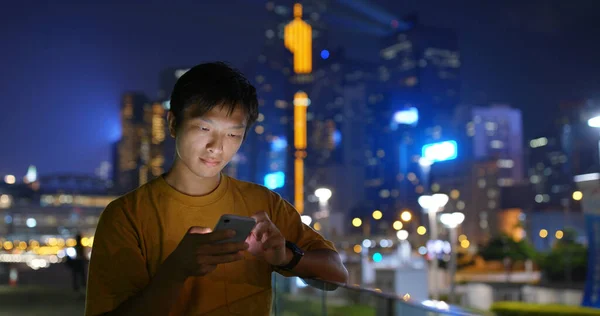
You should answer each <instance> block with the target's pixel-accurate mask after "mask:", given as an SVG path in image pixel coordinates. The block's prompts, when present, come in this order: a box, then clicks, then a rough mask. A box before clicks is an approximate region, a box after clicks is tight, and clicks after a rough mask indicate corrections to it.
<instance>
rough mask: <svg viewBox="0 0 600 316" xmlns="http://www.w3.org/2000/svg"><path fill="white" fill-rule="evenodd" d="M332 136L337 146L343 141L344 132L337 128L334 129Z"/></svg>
mask: <svg viewBox="0 0 600 316" xmlns="http://www.w3.org/2000/svg"><path fill="white" fill-rule="evenodd" d="M332 138H333V145H334V146H335V147H337V146H339V145H340V143H341V142H342V133H341V132H340V131H339V130H337V129H336V130H335V131H333V135H332Z"/></svg>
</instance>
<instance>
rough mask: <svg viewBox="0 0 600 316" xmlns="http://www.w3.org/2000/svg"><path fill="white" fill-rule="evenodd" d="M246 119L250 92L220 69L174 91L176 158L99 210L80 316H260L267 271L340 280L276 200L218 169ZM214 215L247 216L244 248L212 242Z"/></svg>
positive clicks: (202, 69) (205, 70)
mask: <svg viewBox="0 0 600 316" xmlns="http://www.w3.org/2000/svg"><path fill="white" fill-rule="evenodd" d="M257 117H258V101H257V97H256V90H255V88H254V87H253V86H252V85H251V84H250V83H249V82H248V80H246V78H244V77H243V75H242V74H240V73H239V72H238V71H236V70H234V69H232V68H230V67H228V66H227V65H225V64H223V63H208V64H201V65H198V66H196V67H194V68H192V69H191V70H189V71H188V72H187V73H186V74H184V75H183V76H182V77H181V78H180V79H179V80H178V81H177V83H176V84H175V88H174V90H173V93H172V96H171V109H170V111H169V114H168V121H169V130H170V134H171V136H172V137H174V138H175V142H176V153H175V155H176V159H175V162H174V163H173V166H172V168H171V169H170V170H169V171H168V172H167V173H166V174H165V175H163V176H161V177H158V178H157V179H154V180H152V181H150V182H149V183H147V184H145V185H143V186H141V187H139V188H138V189H136V190H135V191H133V192H130V193H128V194H126V195H125V196H122V197H120V198H119V199H117V200H115V201H114V202H112V203H110V205H108V206H107V208H106V210H105V211H104V212H103V213H102V216H101V217H100V221H99V223H98V227H97V229H96V234H95V237H94V248H93V251H92V257H91V262H90V268H89V280H88V292H87V301H86V315H90V316H91V315H268V314H269V311H270V307H271V272H272V271H283V273H286V274H287V273H291V274H294V275H298V276H302V277H314V278H321V279H325V280H331V281H337V282H346V279H347V274H348V273H347V271H346V269H345V267H344V266H343V264H342V262H341V260H340V257H339V255H338V254H337V252H336V251H335V248H334V246H333V244H332V243H331V242H329V241H327V240H324V239H323V238H322V237H321V236H320V235H319V234H318V233H316V232H315V231H313V230H312V229H311V228H310V227H308V226H306V225H304V224H302V222H301V221H300V215H299V214H298V212H297V211H296V210H295V209H294V208H293V207H292V206H291V205H290V204H289V203H287V202H286V201H284V200H283V199H282V198H281V197H280V196H279V195H277V194H276V193H274V192H272V191H270V190H268V189H266V188H264V187H262V186H259V185H256V184H252V183H247V182H243V181H239V180H235V179H233V178H229V177H228V176H226V175H224V174H222V173H221V170H222V169H223V167H225V165H227V163H228V162H229V161H230V160H231V158H232V157H233V156H234V155H235V153H236V152H237V151H238V149H239V148H240V145H241V144H242V141H243V140H244V138H245V135H246V133H247V132H248V130H249V128H250V126H251V125H252V124H253V123H254V122H255V121H256V118H257ZM222 214H236V215H241V216H252V217H254V218H255V219H256V220H257V225H256V227H255V229H254V231H253V232H252V234H251V236H250V237H248V238H247V239H246V242H244V243H239V244H232V243H222V244H217V243H215V242H217V241H219V240H223V239H227V238H228V237H230V236H231V232H229V231H215V232H212V231H211V228H213V227H214V226H215V224H216V223H217V221H218V219H219V217H220V216H221V215H222Z"/></svg>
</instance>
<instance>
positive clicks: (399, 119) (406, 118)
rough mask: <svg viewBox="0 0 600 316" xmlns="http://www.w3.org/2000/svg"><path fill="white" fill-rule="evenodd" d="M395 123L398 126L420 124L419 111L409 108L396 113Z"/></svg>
mask: <svg viewBox="0 0 600 316" xmlns="http://www.w3.org/2000/svg"><path fill="white" fill-rule="evenodd" d="M394 122H395V123H397V124H405V125H417V123H418V122H419V110H417V108H414V107H412V108H408V109H404V110H401V111H398V112H396V113H394Z"/></svg>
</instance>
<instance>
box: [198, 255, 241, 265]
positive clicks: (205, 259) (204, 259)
mask: <svg viewBox="0 0 600 316" xmlns="http://www.w3.org/2000/svg"><path fill="white" fill-rule="evenodd" d="M242 259H244V253H242V252H237V253H232V254H226V255H215V256H199V258H198V263H199V264H202V265H205V264H208V265H216V264H223V263H230V262H236V261H240V260H242Z"/></svg>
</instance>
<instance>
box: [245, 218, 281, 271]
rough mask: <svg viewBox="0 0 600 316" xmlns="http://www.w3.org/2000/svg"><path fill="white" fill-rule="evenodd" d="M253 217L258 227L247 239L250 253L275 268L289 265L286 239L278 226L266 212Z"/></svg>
mask: <svg viewBox="0 0 600 316" xmlns="http://www.w3.org/2000/svg"><path fill="white" fill-rule="evenodd" d="M252 217H253V218H254V219H256V226H255V227H254V229H253V230H252V233H251V234H250V236H248V238H247V239H246V242H247V243H248V244H249V245H250V247H249V248H248V252H250V253H251V254H253V255H255V256H257V257H259V258H261V259H263V260H265V261H266V262H267V263H269V264H270V265H273V266H281V265H285V264H287V263H288V262H287V261H288V260H287V256H286V253H287V248H286V247H285V237H283V235H282V234H281V232H280V231H279V229H277V226H275V224H273V222H271V219H269V216H268V215H267V213H266V212H264V211H260V212H257V213H256V214H254V215H252Z"/></svg>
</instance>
